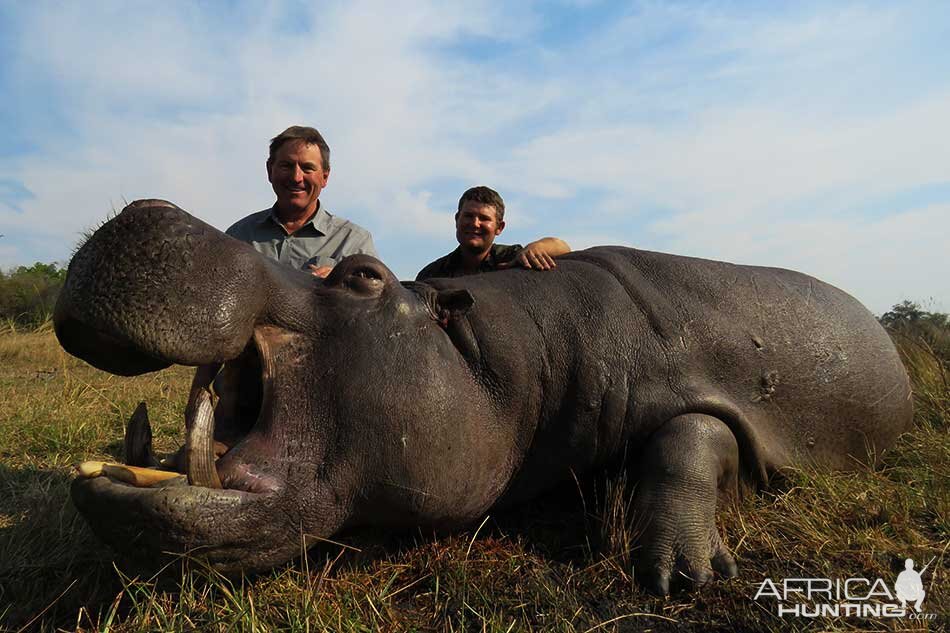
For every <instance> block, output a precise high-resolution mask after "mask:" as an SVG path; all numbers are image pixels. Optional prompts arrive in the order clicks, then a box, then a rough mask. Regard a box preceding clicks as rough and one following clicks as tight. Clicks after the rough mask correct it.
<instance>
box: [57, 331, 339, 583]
mask: <svg viewBox="0 0 950 633" xmlns="http://www.w3.org/2000/svg"><path fill="white" fill-rule="evenodd" d="M294 338H295V337H294V335H290V334H287V333H286V332H285V331H283V330H279V329H278V328H273V327H266V326H265V327H259V328H256V329H255V335H254V337H253V344H252V345H249V346H248V348H249V352H248V353H245V354H244V355H243V357H244V358H245V359H249V361H250V362H243V363H240V362H239V361H237V360H235V362H234V364H233V365H228V366H227V367H226V368H225V372H224V373H227V371H228V369H229V368H230V369H232V370H233V369H234V368H235V367H237V366H240V367H242V368H243V369H244V370H245V371H257V372H259V375H258V376H257V377H256V378H257V379H258V380H259V383H258V384H259V387H258V389H259V392H260V395H261V397H260V401H259V405H258V406H257V407H255V409H254V410H253V411H252V412H251V411H249V410H248V409H247V408H245V409H244V410H240V409H237V410H235V409H236V408H235V407H233V406H232V405H233V404H234V403H233V402H232V401H230V400H231V399H233V398H234V397H235V395H236V394H235V393H234V392H233V391H230V386H228V385H225V387H224V388H223V389H222V391H224V393H221V394H219V395H220V396H221V398H220V399H219V403H218V405H217V406H218V409H219V412H220V413H221V414H220V415H215V414H214V411H213V410H212V409H211V399H210V396H209V393H210V389H211V387H212V383H213V382H214V378H215V375H216V374H217V372H218V369H219V368H220V367H221V365H207V366H202V367H200V368H199V369H198V371H197V372H196V375H195V379H194V381H193V383H192V388H191V393H190V394H189V400H188V405H187V407H186V414H185V416H186V441H185V444H184V446H182V448H181V449H180V450H179V451H178V452H177V453H176V454H174V455H172V456H169V457H168V458H166V459H165V460H163V464H162V466H161V467H159V466H158V464H156V463H154V462H153V467H154V468H155V470H161V471H165V472H168V471H177V472H178V473H180V474H181V475H180V476H178V477H175V478H173V479H169V480H165V481H162V482H159V483H156V484H154V485H151V486H149V487H139V486H136V485H132V484H130V483H126V482H124V481H121V480H119V479H116V478H113V477H110V476H108V475H103V476H97V477H92V478H79V479H77V480H76V481H75V482H74V484H73V489H72V496H73V500H74V502H75V504H76V506H77V507H78V508H79V510H80V511H81V512H82V514H83V515H84V517H85V518H86V519H87V521H88V522H89V523H90V525H91V526H92V528H93V530H94V532H95V533H96V534H97V535H98V536H99V537H100V538H101V539H102V540H104V541H105V542H107V543H108V544H110V545H111V546H112V547H114V548H115V549H116V550H118V551H119V552H121V553H122V554H124V555H126V556H128V557H129V558H130V559H131V560H133V561H141V562H143V563H146V564H148V565H149V566H154V564H155V562H156V561H161V560H162V559H163V558H164V557H165V555H166V554H168V553H191V554H193V555H195V556H198V557H200V558H202V559H205V560H207V561H208V563H209V564H210V565H211V566H212V567H214V568H215V569H217V570H219V571H221V572H225V573H228V572H236V571H259V570H265V569H268V568H271V567H273V566H275V565H278V564H280V563H283V562H285V561H287V560H289V559H291V558H293V557H294V556H295V555H297V554H299V553H300V551H301V546H302V539H304V540H306V537H308V536H315V537H325V536H327V535H329V534H330V533H332V532H333V531H335V530H336V529H337V528H338V527H339V524H340V521H339V520H337V519H336V517H339V516H340V513H339V511H338V509H337V508H334V507H330V506H328V505H326V504H323V503H320V501H319V500H318V499H317V497H319V494H320V491H319V490H317V489H315V487H314V483H316V482H317V481H318V480H319V479H320V473H319V472H318V471H319V470H320V468H319V467H318V466H317V465H316V464H315V463H314V461H313V460H310V461H309V464H310V465H311V467H310V468H308V466H307V463H308V462H307V460H304V463H303V464H300V463H294V465H293V466H291V460H290V459H286V458H287V457H293V456H292V455H290V453H291V449H290V448H289V447H287V446H283V445H281V444H282V442H281V439H280V438H282V437H289V436H290V435H292V433H288V432H286V431H285V429H284V428H282V427H290V428H293V427H294V426H295V421H294V420H291V419H283V420H281V419H278V418H277V414H276V412H275V411H274V408H275V398H274V392H275V390H279V389H280V387H281V385H280V384H277V383H281V382H282V379H284V378H285V377H286V376H285V375H283V374H286V373H287V372H286V371H283V370H281V369H280V368H279V367H278V366H277V365H278V359H279V358H280V357H281V354H282V351H284V352H285V351H286V350H282V347H285V346H287V345H288V344H287V341H288V339H294ZM250 350H253V351H254V352H255V353H250ZM258 360H259V362H255V361H258ZM248 368H249V369H248ZM282 371H283V373H282ZM222 375H223V374H222ZM243 378H244V380H243V381H242V382H243V385H244V387H245V388H247V385H248V382H250V383H251V384H252V385H253V384H254V382H255V381H254V380H253V379H252V380H250V381H248V380H247V376H246V375H245V376H244V377H243ZM225 382H226V381H225ZM226 408H229V409H230V410H228V411H222V409H226ZM216 418H217V423H215V419H216ZM216 427H217V428H216ZM215 437H218V438H221V439H219V440H216V439H215ZM221 440H224V441H223V442H222V441H221ZM127 446H128V444H127ZM136 453H137V454H139V455H142V454H145V455H151V447H147V449H146V450H139V451H136ZM215 453H219V454H220V456H219V457H217V458H216V457H215ZM298 457H299V456H298ZM142 465H144V464H142ZM291 479H292V480H291ZM305 482H309V486H306V483H305ZM301 488H303V489H301ZM308 488H309V489H308ZM301 508H308V509H309V510H310V512H309V513H307V516H306V517H305V516H303V514H304V513H303V512H301V510H300V509H301ZM314 515H316V517H317V519H318V523H319V525H315V524H314Z"/></svg>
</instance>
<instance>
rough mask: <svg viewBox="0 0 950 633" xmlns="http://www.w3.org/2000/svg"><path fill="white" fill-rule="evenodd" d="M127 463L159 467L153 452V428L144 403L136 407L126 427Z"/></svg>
mask: <svg viewBox="0 0 950 633" xmlns="http://www.w3.org/2000/svg"><path fill="white" fill-rule="evenodd" d="M125 463H126V464H128V465H129V466H157V465H158V460H157V459H155V454H154V453H153V452H152V426H151V425H150V424H149V422H148V408H147V407H146V406H145V403H144V402H140V403H139V406H137V407H135V413H133V414H132V417H131V418H129V423H128V424H127V425H126V426H125Z"/></svg>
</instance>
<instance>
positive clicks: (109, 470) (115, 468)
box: [76, 461, 181, 488]
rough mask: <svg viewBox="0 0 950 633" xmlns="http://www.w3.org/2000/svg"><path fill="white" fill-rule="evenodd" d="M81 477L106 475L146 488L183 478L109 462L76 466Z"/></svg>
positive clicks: (167, 472)
mask: <svg viewBox="0 0 950 633" xmlns="http://www.w3.org/2000/svg"><path fill="white" fill-rule="evenodd" d="M76 470H78V471H79V476H80V477H82V478H83V479H91V478H93V477H99V476H100V475H105V476H106V477H109V478H110V479H117V480H119V481H124V482H125V483H127V484H132V485H133V486H138V487H140V488H144V487H147V486H151V485H154V484H157V483H159V482H163V481H167V480H169V479H175V478H178V477H181V474H180V473H176V472H171V471H167V470H155V469H153V468H140V467H138V466H127V465H125V464H112V463H109V462H95V461H90V462H83V463H81V464H79V465H78V466H76Z"/></svg>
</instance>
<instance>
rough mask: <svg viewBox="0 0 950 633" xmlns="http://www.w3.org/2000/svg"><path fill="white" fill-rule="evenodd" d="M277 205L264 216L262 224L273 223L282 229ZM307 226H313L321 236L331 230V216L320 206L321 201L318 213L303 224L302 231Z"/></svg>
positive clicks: (318, 202) (318, 205)
mask: <svg viewBox="0 0 950 633" xmlns="http://www.w3.org/2000/svg"><path fill="white" fill-rule="evenodd" d="M276 209H277V203H276V202H275V203H274V206H272V207H271V208H270V209H268V210H267V211H268V212H267V213H266V214H264V217H262V218H261V220H260V223H261V224H263V223H265V222H268V221H270V222H273V223H274V224H276V225H277V226H280V227H282V226H283V225H282V224H281V223H280V218H278V217H277V210H276ZM306 226H312V227H313V229H314V230H315V231H316V232H317V233H319V234H320V235H326V234H327V233H328V232H329V230H330V214H329V213H327V211H326V210H325V209H324V208H323V205H322V204H320V201H319V200H317V212H316V213H314V214H313V215H312V216H310V219H309V220H307V221H306V222H304V223H303V226H301V227H300V230H302V229H303V228H304V227H306Z"/></svg>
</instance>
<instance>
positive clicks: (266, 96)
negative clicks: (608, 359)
mask: <svg viewBox="0 0 950 633" xmlns="http://www.w3.org/2000/svg"><path fill="white" fill-rule="evenodd" d="M779 4H780V3H755V2H624V3H610V2H596V1H574V2H569V1H565V2H548V3H505V2H498V3H495V2H477V1H469V2H464V3H459V4H457V5H452V4H449V3H445V2H407V3H381V2H345V3H342V2H341V3H322V2H315V1H312V0H311V1H309V2H274V3H259V2H255V3H249V2H248V3H245V2H237V1H234V2H210V1H209V2H201V3H198V2H168V3H154V2H152V3H146V2H116V3H109V2H73V3H51V2H34V3H26V2H16V1H13V0H0V94H2V95H3V98H2V99H0V234H3V235H4V237H2V238H0V267H2V268H9V267H11V266H15V265H19V264H30V263H33V262H34V261H45V262H48V261H61V262H65V261H66V260H67V259H68V257H69V255H70V253H71V251H72V248H73V246H74V244H75V243H76V241H77V239H78V237H79V235H80V233H81V232H82V231H83V230H85V229H87V228H89V227H92V226H95V225H96V224H97V223H98V222H99V221H101V220H102V219H104V218H105V217H106V216H107V215H108V213H109V212H110V211H111V210H112V209H119V208H121V207H122V206H123V205H124V203H125V202H126V201H131V200H134V199H137V198H146V197H158V198H165V199H168V200H171V201H173V202H175V203H176V204H178V205H180V206H182V207H183V208H185V209H187V210H189V211H190V212H192V213H193V214H195V215H197V216H198V217H200V218H202V219H204V220H205V221H207V222H209V223H211V224H213V225H215V226H217V227H219V228H221V229H224V228H226V227H227V226H229V225H230V224H231V223H232V222H233V221H235V220H236V219H238V218H240V217H242V216H243V215H246V214H247V213H249V212H251V211H256V210H259V209H262V208H265V207H267V206H269V205H270V204H271V203H272V202H273V195H272V192H271V190H270V186H269V184H268V182H267V179H266V174H265V170H264V161H265V159H266V147H267V142H268V140H269V139H270V138H271V137H272V136H274V135H275V134H277V133H278V132H279V131H280V130H282V129H283V128H285V127H287V126H288V125H291V124H303V125H313V126H315V127H317V128H319V129H320V130H321V131H322V132H323V133H324V136H325V137H326V138H327V140H328V141H329V143H330V146H331V148H332V157H333V160H332V173H331V178H330V182H329V186H328V187H327V189H326V190H325V191H324V193H323V194H322V196H321V199H322V200H323V203H324V204H325V205H326V207H327V208H328V209H330V210H331V211H332V212H335V213H337V214H339V215H343V216H345V217H347V218H349V219H351V220H353V221H355V222H357V223H359V224H361V225H363V226H364V227H366V228H368V229H370V230H371V231H372V232H373V235H374V237H375V240H376V243H377V247H378V249H379V251H380V254H381V256H382V258H383V260H384V261H385V262H386V263H387V264H388V265H389V266H390V267H391V268H392V269H393V270H394V271H395V272H396V273H397V275H399V276H400V277H402V278H411V277H413V276H414V275H415V273H416V271H418V270H419V269H420V268H421V267H422V266H423V265H425V264H426V263H428V262H429V261H430V260H432V259H434V258H436V257H438V256H440V255H442V254H444V253H446V252H448V251H449V250H451V249H452V248H453V247H454V246H455V243H454V232H453V225H452V214H453V212H454V209H455V205H456V202H457V200H458V196H459V195H460V194H461V192H462V191H464V190H465V189H466V188H467V187H469V186H472V185H475V184H486V185H489V186H492V187H494V188H495V189H497V190H499V191H500V192H501V194H502V195H503V196H504V198H505V200H506V203H507V206H508V212H507V217H506V220H507V221H508V227H507V228H506V229H505V232H504V234H503V235H502V238H501V241H503V242H508V243H511V242H522V243H524V242H527V241H530V240H532V239H534V238H536V237H540V236H542V235H556V236H559V237H562V238H564V239H566V240H567V241H568V242H570V243H571V245H572V246H574V247H575V248H583V247H587V246H592V245H595V244H625V245H630V246H635V247H638V248H645V249H650V250H660V251H667V252H675V253H680V254H685V255H691V256H698V257H710V258H715V259H724V260H727V261H733V262H739V263H751V264H760V265H768V266H781V267H786V268H794V269H797V270H801V271H803V272H807V273H809V274H812V275H815V276H817V277H819V278H821V279H823V280H825V281H828V282H830V283H832V284H835V285H837V286H839V287H841V288H843V289H845V290H847V291H848V292H850V293H852V294H853V295H855V296H856V297H858V298H859V299H861V300H862V301H863V302H864V303H865V304H866V305H868V307H870V308H871V309H872V310H873V311H875V312H877V313H880V312H882V311H884V310H886V309H888V308H889V307H890V306H891V305H892V304H894V303H896V302H898V301H900V300H902V299H905V298H907V299H913V300H917V301H921V302H923V303H924V304H925V305H926V306H927V307H928V308H929V309H937V310H941V311H947V310H950V274H948V272H950V248H948V247H947V241H948V240H947V238H948V236H950V3H943V2H932V3H915V2H904V3H891V2H881V3H875V2H862V3H848V2H822V3H781V7H780V8H776V7H778V6H779Z"/></svg>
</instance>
